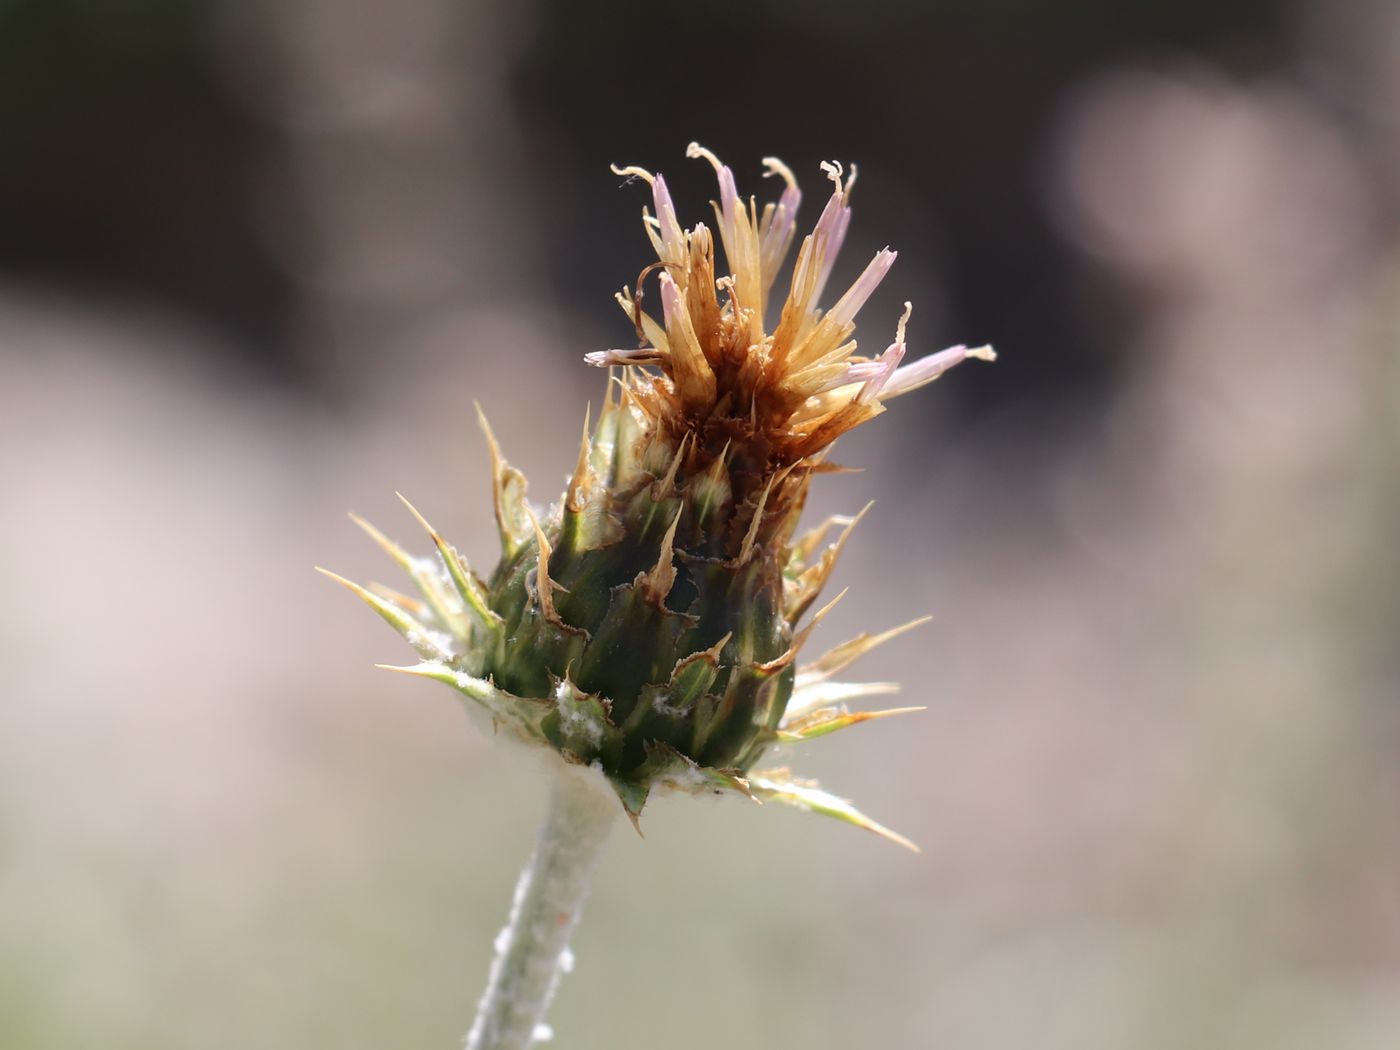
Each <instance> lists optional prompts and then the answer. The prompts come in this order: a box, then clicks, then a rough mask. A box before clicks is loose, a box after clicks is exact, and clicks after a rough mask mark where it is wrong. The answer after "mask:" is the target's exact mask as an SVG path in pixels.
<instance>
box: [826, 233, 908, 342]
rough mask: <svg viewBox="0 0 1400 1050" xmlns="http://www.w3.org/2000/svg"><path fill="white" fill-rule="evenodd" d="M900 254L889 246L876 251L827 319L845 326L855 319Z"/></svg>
mask: <svg viewBox="0 0 1400 1050" xmlns="http://www.w3.org/2000/svg"><path fill="white" fill-rule="evenodd" d="M898 254H899V253H898V252H892V251H890V249H888V248H881V249H880V250H879V251H878V252H876V253H875V258H873V259H871V260H870V265H868V266H867V267H866V268H865V271H864V272H863V273H862V274H861V275H860V276H859V277H857V278H856V282H855V284H853V285H851V287H850V289H849V290H848V291H847V292H846V294H845V295H843V296H841V298H840V299H838V300H837V302H836V305H835V306H833V307H832V308H831V309H830V310H829V311H827V315H826V318H825V320H828V321H831V322H832V323H834V324H836V325H838V326H845V325H848V324H850V323H851V322H852V321H854V320H855V318H856V314H858V313H860V308H861V307H862V306H864V305H865V301H866V300H867V299H869V298H870V296H871V294H872V293H874V291H875V289H876V288H878V287H879V286H880V282H881V281H883V280H884V279H885V274H887V273H889V272H890V267H891V266H893V265H894V260H895V258H896V257H897V256H898Z"/></svg>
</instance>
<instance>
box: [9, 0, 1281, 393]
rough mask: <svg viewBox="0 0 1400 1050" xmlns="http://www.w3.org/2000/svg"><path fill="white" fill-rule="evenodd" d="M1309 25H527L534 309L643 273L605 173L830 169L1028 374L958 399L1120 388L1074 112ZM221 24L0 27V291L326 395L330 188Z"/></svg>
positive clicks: (1120, 11) (687, 175)
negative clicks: (1071, 207)
mask: <svg viewBox="0 0 1400 1050" xmlns="http://www.w3.org/2000/svg"><path fill="white" fill-rule="evenodd" d="M1291 8H1292V5H1290V4H1288V3H1284V2H1281V0H1240V2H1237V3H1231V4H1212V3H1203V2H1196V3H1171V4H1157V3H1152V4H1135V5H1124V4H1117V3H1111V2H1108V0H1079V2H1074V3H1068V4H1058V5H1043V4H1034V3H1026V2H1024V0H995V2H988V3H973V2H970V0H953V2H947V3H937V4H929V3H922V2H916V0H890V2H879V3H871V4H866V5H864V6H863V7H862V8H861V9H860V10H859V11H855V10H852V9H851V8H850V7H849V6H848V5H844V4H836V3H830V2H820V3H812V4H803V5H801V6H800V7H795V6H794V5H792V4H789V3H782V2H777V0H760V2H755V3H742V4H738V3H736V4H727V5H726V4H717V5H713V6H710V7H703V6H702V7H695V6H693V5H689V6H687V5H666V4H661V5H657V4H646V3H642V2H640V0H630V2H629V0H623V2H619V3H614V4H609V5H606V6H599V5H593V4H572V3H567V2H563V0H558V2H554V3H545V4H542V5H540V6H539V7H538V8H537V9H535V10H534V11H532V12H529V13H528V14H526V15H524V16H523V18H524V20H525V22H526V25H525V26H524V27H523V28H522V29H520V30H519V31H518V32H517V34H516V36H517V39H516V40H515V41H514V43H513V45H512V47H511V56H510V60H509V62H508V69H507V77H506V83H507V85H508V88H509V95H508V97H507V98H506V99H504V100H503V101H504V102H505V103H506V105H507V106H508V110H507V112H506V114H505V119H507V120H509V121H510V123H511V124H512V125H513V134H514V137H515V138H516V140H517V142H518V149H519V157H518V158H516V160H515V163H517V164H525V165H527V166H528V167H529V168H530V179H529V182H528V185H527V186H526V187H525V190H526V193H525V197H524V200H523V202H522V204H523V206H524V210H525V213H526V215H527V216H528V217H529V220H530V221H531V222H533V224H534V225H535V226H536V228H537V230H547V234H543V235H542V236H543V237H544V239H545V241H546V243H545V244H544V246H543V247H542V248H541V250H539V251H538V252H537V255H536V257H535V258H534V259H533V260H532V264H531V267H530V273H529V279H530V280H531V281H532V282H534V287H533V288H532V289H531V290H530V294H531V295H532V296H536V297H548V298H549V299H550V300H552V301H553V302H555V303H558V304H560V305H561V306H563V307H565V308H567V309H571V310H575V311H578V312H579V313H582V314H588V313H594V314H597V313H599V312H602V311H605V310H606V309H607V303H608V301H609V299H610V298H611V295H612V292H613V291H615V290H616V288H617V287H618V286H619V285H620V284H621V283H623V282H624V281H627V280H630V278H631V275H632V274H633V273H634V272H635V270H636V269H638V268H640V265H641V260H644V258H645V256H644V254H643V252H642V250H641V249H642V248H643V247H644V245H642V244H640V243H639V239H634V240H632V241H628V240H627V239H626V238H623V237H619V236H618V235H617V231H618V230H619V229H622V228H624V223H625V222H626V221H627V220H628V219H630V218H631V217H633V216H634V215H635V213H636V211H637V208H638V205H637V200H636V194H635V193H632V194H627V193H612V192H609V188H610V186H611V185H613V184H615V183H616V182H617V181H618V180H616V179H613V178H612V177H611V176H610V175H609V174H608V170H607V169H608V165H609V164H610V163H640V164H644V165H650V166H652V167H657V166H663V165H664V166H667V167H668V168H674V167H678V166H679V167H681V172H680V173H679V177H677V176H676V175H673V176H672V183H673V184H676V183H679V184H680V186H681V188H682V192H683V193H684V195H685V199H688V200H689V201H690V202H691V203H692V204H700V203H702V202H703V201H704V200H705V199H706V198H707V197H708V195H709V192H710V191H709V188H708V180H707V172H705V171H703V170H701V169H700V168H697V167H696V166H695V165H694V164H693V163H691V164H687V163H686V162H684V161H680V162H679V163H678V160H677V159H678V158H679V157H680V156H681V151H682V150H683V148H684V146H685V144H686V143H687V142H688V141H690V140H691V139H696V140H699V141H701V142H704V143H705V144H707V145H709V146H710V147H711V148H713V149H715V150H717V151H718V152H719V153H720V155H721V156H723V157H727V158H734V162H735V163H736V164H738V166H739V170H740V171H741V172H748V173H749V174H750V175H751V174H752V173H753V172H755V171H756V170H757V160H758V158H759V157H762V156H766V155H770V154H773V155H777V156H780V157H782V158H784V159H785V160H786V161H787V162H788V163H789V164H790V165H791V166H792V167H793V168H794V170H796V171H798V172H799V173H801V174H802V175H803V176H804V177H807V178H811V173H813V172H815V171H816V168H817V164H818V162H819V161H821V160H824V159H830V158H841V159H843V160H845V161H847V162H849V161H852V160H853V161H855V162H856V163H858V164H859V166H860V167H861V169H862V175H861V180H862V188H861V190H860V204H861V215H860V221H859V224H858V227H857V231H856V236H857V237H863V238H864V240H865V242H867V243H868V244H870V245H875V246H877V247H878V246H879V244H878V243H877V241H876V240H873V239H871V238H874V237H876V236H877V234H878V236H885V235H886V233H887V232H888V231H895V232H896V233H897V238H894V239H896V244H895V247H898V248H901V249H902V250H903V251H904V252H905V253H906V257H907V258H909V259H912V260H913V267H915V268H917V271H918V272H919V273H921V274H925V275H928V274H932V275H934V276H936V287H937V288H938V300H939V301H940V303H941V314H940V316H939V317H938V326H939V329H940V330H941V332H942V333H948V338H947V339H945V340H944V341H945V342H946V341H953V338H954V337H953V335H952V333H956V334H957V336H956V338H958V339H965V340H967V341H976V342H991V343H993V344H995V345H998V346H1004V347H1009V348H1014V349H1015V352H1014V353H1012V354H1010V355H1008V356H1007V357H1006V358H1005V361H1004V364H1003V366H1002V367H1001V368H1000V369H998V370H997V373H996V374H995V375H991V374H988V373H980V374H976V375H970V376H968V377H966V378H965V380H964V382H962V383H961V384H960V385H959V388H958V390H956V391H954V392H952V393H951V394H950V396H952V397H954V398H958V399H967V400H969V401H971V402H974V403H975V402H990V401H993V400H996V399H999V398H1005V397H1008V396H1014V395H1015V394H1016V392H1017V391H1036V390H1042V389H1043V388H1044V387H1045V385H1046V384H1050V385H1060V386H1068V387H1075V388H1090V389H1092V388H1093V387H1095V386H1101V385H1103V384H1107V383H1111V382H1112V377H1113V372H1114V369H1115V367H1116V366H1117V364H1118V363H1120V362H1121V357H1119V355H1116V354H1114V353H1113V352H1112V350H1113V346H1114V343H1115V341H1117V340H1119V339H1121V333H1120V331H1119V326H1120V325H1124V324H1131V314H1130V311H1128V310H1127V308H1126V306H1124V305H1123V304H1122V303H1115V302H1114V301H1113V300H1112V299H1111V298H1110V299H1109V301H1108V308H1109V311H1110V315H1111V316H1110V319H1109V320H1108V321H1107V322H1106V321H1105V320H1104V319H1103V318H1102V317H1099V316H1094V315H1092V313H1091V311H1090V310H1089V309H1086V304H1085V302H1084V295H1083V294H1082V287H1083V284H1084V281H1085V280H1086V276H1085V274H1084V273H1083V270H1084V266H1083V262H1082V259H1081V257H1080V256H1079V254H1078V253H1076V252H1075V251H1074V249H1073V247H1072V246H1070V245H1067V244H1066V243H1065V242H1064V240H1063V239H1062V238H1059V237H1057V236H1056V235H1055V233H1054V231H1053V230H1052V228H1051V224H1050V221H1049V217H1048V215H1047V210H1046V207H1045V200H1044V192H1043V187H1042V186H1041V185H1040V184H1039V179H1040V176H1041V175H1042V174H1043V169H1044V166H1045V163H1046V157H1045V150H1046V147H1047V136H1048V134H1049V131H1050V128H1051V126H1052V124H1053V120H1054V117H1055V114H1056V107H1057V106H1059V105H1060V104H1061V102H1062V99H1063V95H1064V93H1065V91H1066V90H1067V89H1068V88H1069V87H1071V86H1072V85H1073V84H1075V83H1076V82H1077V81H1078V80H1079V79H1080V78H1082V77H1083V76H1085V75H1086V73H1087V72H1089V71H1091V70H1094V69H1096V68H1098V67H1100V66H1102V65H1104V64H1106V63H1112V62H1118V63H1124V62H1134V61H1142V62H1147V63H1149V64H1151V63H1153V62H1154V61H1157V60H1158V59H1160V58H1162V57H1163V56H1173V55H1177V54H1182V53H1189V54H1194V55H1197V56H1200V57H1201V58H1202V59H1204V60H1208V61H1210V62H1212V63H1214V64H1215V65H1217V66H1218V67H1219V68H1221V69H1223V70H1226V71H1229V72H1233V73H1238V74H1241V75H1249V74H1251V73H1253V72H1256V71H1259V70H1261V69H1267V68H1272V67H1275V66H1277V65H1279V64H1281V63H1282V64H1286V63H1287V62H1288V61H1289V57H1290V53H1291V50H1292V46H1291V37H1290V24H1291V20H1290V17H1289V16H1290V12H1291ZM464 14H465V15H472V17H465V16H464V17H461V18H454V17H453V16H452V13H451V12H450V11H449V12H448V16H447V20H446V23H445V25H444V27H443V32H445V33H447V34H449V37H448V39H447V40H446V41H443V42H440V46H442V47H444V48H445V49H447V50H448V51H454V50H461V51H463V52H470V46H469V45H468V44H466V43H465V41H466V39H467V38H468V37H469V36H470V35H471V34H473V33H474V32H476V31H477V28H476V26H475V24H474V14H473V13H472V9H466V10H465V12H464ZM288 17H289V19H291V18H293V17H294V16H292V15H289V16H288ZM224 21H227V18H223V17H222V16H221V15H220V14H219V11H218V5H215V4H211V3H208V2H199V3H195V2H191V0H139V2H133V3H127V4H121V5H112V4H108V3H103V2H101V0H28V2H25V0H21V2H11V3H8V4H6V5H5V6H3V7H0V143H3V145H4V152H5V155H6V156H8V157H9V158H10V162H9V163H7V164H5V165H4V167H3V169H0V268H2V269H3V271H4V272H5V273H7V274H9V275H10V277H11V279H12V280H18V281H24V282H32V283H38V284H46V285H52V286H55V287H58V288H64V289H70V290H73V291H75V292H79V293H81V294H92V295H99V296H109V297H121V296H129V297H134V298H138V299H143V300H147V301H152V302H158V303H163V304H167V305H169V306H170V307H172V308H174V309H177V310H179V311H182V312H187V313H188V314H190V315H191V316H192V317H193V318H196V319H198V320H199V321H200V322H203V323H206V324H208V325H210V326H212V327H214V328H216V329H218V330H219V331H221V332H224V333H226V334H227V335H228V337H229V342H230V345H231V346H233V347H234V348H236V350H237V352H238V353H240V354H244V355H246V356H247V357H248V358H249V359H250V360H252V361H256V362H257V363H258V364H259V365H260V366H261V367H263V368H265V369H266V370H267V371H268V372H269V374H270V375H271V376H274V377H278V378H280V379H282V380H285V381H289V382H296V383H303V384H313V385H314V384H316V383H317V382H318V374H317V372H316V370H315V369H314V368H309V367H307V363H306V361H305V360H304V355H305V353H306V352H307V351H306V348H305V347H304V346H301V345H299V341H298V329H297V324H296V315H297V306H298V300H299V298H300V297H302V296H304V295H305V294H306V291H307V289H306V286H305V285H306V282H305V280H304V277H305V275H304V274H299V273H297V272H296V271H295V269H294V268H292V267H289V266H288V265H286V259H285V249H286V243H287V241H288V240H298V239H305V238H307V237H310V236H314V234H313V232H312V231H311V229H310V226H311V224H310V223H309V222H308V220H307V218H306V208H307V203H306V199H305V198H306V196H307V195H308V193H313V192H315V187H307V186H305V185H299V183H298V178H297V163H296V157H295V155H294V149H295V143H294V141H293V139H294V136H295V135H296V133H297V128H296V126H295V125H294V124H292V125H289V124H288V122H287V121H283V120H277V119H273V117H274V114H271V113H269V112H268V111H267V110H266V109H260V108H259V107H257V106H255V105H250V99H249V95H248V92H247V91H246V84H245V83H244V82H243V80H242V78H241V75H239V74H237V73H233V72H231V71H230V65H231V63H233V64H236V60H237V58H238V57H239V56H238V55H237V54H236V51H237V49H238V48H239V47H240V46H241V45H242V43H243V42H242V41H240V40H239V39H238V38H237V37H235V38H234V39H233V40H232V41H231V42H230V41H229V40H226V39H223V40H221V39H220V37H219V35H218V31H219V30H220V28H221V25H222V22H224ZM453 34H455V35H457V36H460V37H461V38H462V41H463V43H461V44H460V45H454V43H453V40H452V35H453ZM221 48H222V49H223V50H224V51H225V52H227V51H228V50H234V51H235V54H234V56H233V57H232V58H231V57H230V55H229V54H227V53H221ZM243 57H245V58H246V57H248V56H246V55H245V56H243ZM255 57H256V56H254V58H255ZM249 75H258V76H264V75H267V71H266V70H265V69H264V68H261V67H259V68H258V69H257V71H256V74H249ZM459 86H460V88H461V94H460V95H459V96H458V97H450V96H449V97H447V98H446V99H445V100H443V101H444V102H445V104H446V105H447V106H448V107H449V108H451V109H453V110H456V111H459V112H467V113H470V112H471V110H472V109H473V106H474V104H475V103H474V100H473V98H472V97H471V96H470V90H471V87H472V85H471V83H470V81H463V82H462V83H461V84H460V85H459ZM741 159H742V160H741ZM610 180H611V181H610ZM464 192H465V188H464ZM477 192H481V193H487V194H490V193H492V192H499V193H501V194H502V195H510V196H515V195H516V194H518V193H519V192H520V189H519V187H515V186H491V185H487V186H484V187H482V188H480V189H479V190H477ZM808 207H809V209H810V208H811V207H812V204H811V203H810V198H809V205H808ZM270 225H271V226H275V228H276V229H275V232H274V231H272V230H269V226H270ZM535 235H536V236H541V234H538V233H536V234H535ZM846 265H847V266H848V267H855V266H856V265H857V263H856V261H855V260H854V259H848V260H847V264H846ZM907 265H909V264H907V263H906V266H907ZM542 281H547V283H541V282H542ZM901 288H902V291H901V294H900V297H901V298H902V297H905V296H907V297H909V298H914V299H919V298H920V297H921V296H922V297H923V298H924V299H925V300H927V298H928V293H927V291H926V289H925V288H921V287H918V283H917V281H915V280H905V281H903V282H901ZM1104 305H1105V304H1104V303H1095V304H1094V307H1095V309H1096V310H1102V308H1103V307H1104ZM571 349H572V348H571ZM589 349H595V347H594V346H592V345H588V346H584V345H580V346H578V347H577V348H576V351H575V352H577V353H582V352H584V351H586V350H589ZM463 352H464V353H468V354H470V353H471V352H472V348H470V347H466V348H464V350H463Z"/></svg>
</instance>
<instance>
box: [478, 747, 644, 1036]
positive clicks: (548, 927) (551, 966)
mask: <svg viewBox="0 0 1400 1050" xmlns="http://www.w3.org/2000/svg"><path fill="white" fill-rule="evenodd" d="M619 808H620V807H619V805H618V802H617V798H616V797H615V796H614V795H613V794H612V793H611V792H610V791H608V790H607V789H606V787H605V786H604V785H603V784H602V783H601V777H599V776H598V775H597V774H596V773H594V772H592V771H591V770H575V769H569V768H565V769H563V770H562V771H560V772H559V774H558V775H557V776H556V777H555V779H554V785H553V788H552V791H551V793H550V800H549V813H548V814H547V815H546V817H545V820H544V824H543V825H542V826H541V828H540V835H539V839H538V841H537V842H536V843H535V852H534V853H533V854H532V855H531V857H530V861H529V863H528V864H526V865H525V870H524V871H522V872H521V873H520V881H519V882H518V883H516V886H515V900H514V902H513V903H512V905H511V909H510V918H509V920H507V922H506V926H505V929H503V930H502V931H501V933H500V935H499V936H498V937H497V938H496V958H495V960H494V961H493V962H492V964H491V976H490V978H489V980H488V981H487V985H486V991H485V993H484V994H483V995H482V997H481V1003H480V1004H479V1005H478V1006H477V1010H476V1021H475V1022H474V1023H473V1024H472V1030H471V1031H470V1032H469V1033H467V1042H466V1050H525V1048H527V1047H529V1046H532V1045H533V1044H534V1042H535V1040H536V1039H537V1038H539V1037H540V1036H541V1035H544V1032H545V1031H547V1030H544V1029H543V1022H544V1012H545V1010H546V1009H547V1008H548V1006H549V1001H550V1000H551V999H552V998H554V990H555V988H556V987H557V986H558V984H559V978H560V976H561V975H562V974H563V973H565V972H567V970H568V969H569V968H570V967H571V965H572V964H571V962H570V961H569V957H568V954H567V953H568V950H569V935H570V934H571V933H573V929H574V926H575V924H576V923H577V922H578V918H579V914H580V912H581V911H582V910H583V901H584V898H585V897H587V896H588V886H589V881H590V879H591V878H592V875H593V869H594V867H595V866H596V865H597V863H598V858H599V857H600V856H601V855H602V852H603V844H604V843H605V842H606V841H607V837H608V831H609V830H610V829H611V828H612V825H613V821H614V819H615V817H616V815H617V812H618V810H619Z"/></svg>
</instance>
